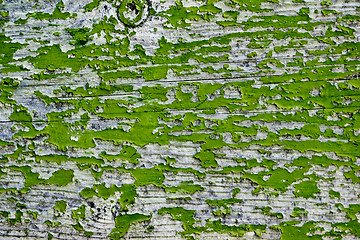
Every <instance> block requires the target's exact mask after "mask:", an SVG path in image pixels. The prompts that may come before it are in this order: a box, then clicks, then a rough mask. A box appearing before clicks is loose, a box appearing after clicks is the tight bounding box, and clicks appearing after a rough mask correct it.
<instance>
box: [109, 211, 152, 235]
mask: <svg viewBox="0 0 360 240" xmlns="http://www.w3.org/2000/svg"><path fill="white" fill-rule="evenodd" d="M150 218H151V216H147V215H143V214H139V213H135V214H127V215H119V216H117V217H116V218H115V228H113V229H112V230H111V233H110V235H109V238H110V239H120V238H121V237H123V236H124V235H125V234H126V233H127V231H128V230H129V228H130V225H131V224H134V223H136V222H142V221H147V220H149V219H150Z"/></svg>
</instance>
